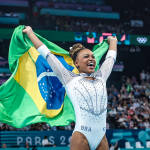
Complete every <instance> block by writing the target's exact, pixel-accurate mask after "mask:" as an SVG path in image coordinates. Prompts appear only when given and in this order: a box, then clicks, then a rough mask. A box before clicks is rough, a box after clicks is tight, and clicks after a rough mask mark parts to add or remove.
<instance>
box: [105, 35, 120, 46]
mask: <svg viewBox="0 0 150 150" xmlns="http://www.w3.org/2000/svg"><path fill="white" fill-rule="evenodd" d="M107 39H108V44H110V41H111V40H115V41H116V42H118V41H117V38H116V36H108V37H107Z"/></svg>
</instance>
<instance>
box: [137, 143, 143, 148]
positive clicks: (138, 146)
mask: <svg viewBox="0 0 150 150" xmlns="http://www.w3.org/2000/svg"><path fill="white" fill-rule="evenodd" d="M135 146H136V148H144V146H141V143H140V142H136V143H135Z"/></svg>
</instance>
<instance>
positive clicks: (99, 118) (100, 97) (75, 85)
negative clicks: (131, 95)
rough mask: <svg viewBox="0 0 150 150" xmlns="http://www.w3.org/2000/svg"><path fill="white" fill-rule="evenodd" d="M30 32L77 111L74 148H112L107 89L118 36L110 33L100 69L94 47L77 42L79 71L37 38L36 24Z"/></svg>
mask: <svg viewBox="0 0 150 150" xmlns="http://www.w3.org/2000/svg"><path fill="white" fill-rule="evenodd" d="M23 33H26V34H27V35H28V37H29V39H30V40H31V42H32V43H33V45H34V46H35V48H36V49H37V51H38V52H39V53H40V54H41V55H42V56H43V57H44V58H45V59H46V60H47V62H48V64H49V65H50V66H51V68H52V70H53V71H54V73H55V74H56V76H57V77H58V79H59V80H60V82H61V83H62V84H63V86H64V87H65V90H66V93H67V95H68V96H69V98H70V100H71V102H72V104H73V107H74V111H75V115H76V125H75V129H74V131H73V134H72V138H71V142H70V150H95V149H96V150H109V147H108V142H107V139H106V135H105V133H106V113H107V91H106V81H107V78H108V77H109V75H110V73H111V70H112V68H113V65H114V62H115V60H116V54H117V38H116V37H112V36H109V37H108V44H109V50H108V53H107V55H106V59H105V61H104V63H103V64H102V66H101V67H100V69H99V70H98V71H95V65H96V61H95V57H94V55H93V53H92V51H91V50H89V49H87V48H85V47H84V46H83V45H81V44H74V45H73V46H72V48H71V49H70V52H69V55H70V56H71V58H72V59H73V62H74V65H75V66H76V68H78V70H79V73H80V74H79V75H76V74H74V73H73V72H71V71H68V70H67V69H66V68H65V67H64V66H63V65H62V64H61V62H60V61H59V60H58V59H57V58H56V57H55V56H54V55H53V54H52V53H51V52H50V51H49V49H48V48H47V47H46V46H45V45H44V44H43V43H42V42H41V41H40V40H39V39H38V38H37V36H36V35H35V34H34V32H33V31H32V28H31V27H29V26H27V27H26V28H25V29H24V30H23Z"/></svg>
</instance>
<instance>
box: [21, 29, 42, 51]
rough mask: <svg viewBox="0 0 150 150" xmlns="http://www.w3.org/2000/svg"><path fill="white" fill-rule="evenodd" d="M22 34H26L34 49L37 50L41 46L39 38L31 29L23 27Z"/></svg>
mask: <svg viewBox="0 0 150 150" xmlns="http://www.w3.org/2000/svg"><path fill="white" fill-rule="evenodd" d="M23 33H26V34H27V35H28V37H29V39H30V40H31V42H32V43H33V45H34V47H35V48H36V49H38V48H39V47H40V46H42V45H43V43H42V42H41V41H40V40H39V38H38V37H37V36H36V35H35V34H34V32H33V30H32V28H31V27H29V26H27V27H25V29H24V30H23Z"/></svg>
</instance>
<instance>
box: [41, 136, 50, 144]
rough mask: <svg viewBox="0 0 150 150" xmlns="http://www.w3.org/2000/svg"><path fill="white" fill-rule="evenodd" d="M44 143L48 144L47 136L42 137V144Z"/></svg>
mask: <svg viewBox="0 0 150 150" xmlns="http://www.w3.org/2000/svg"><path fill="white" fill-rule="evenodd" d="M46 145H50V143H49V142H48V138H47V136H45V137H44V139H43V140H42V146H46Z"/></svg>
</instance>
